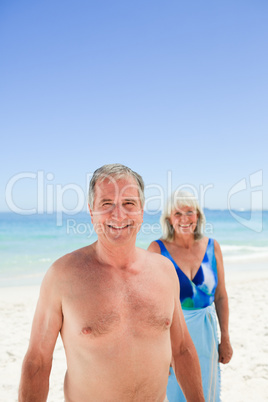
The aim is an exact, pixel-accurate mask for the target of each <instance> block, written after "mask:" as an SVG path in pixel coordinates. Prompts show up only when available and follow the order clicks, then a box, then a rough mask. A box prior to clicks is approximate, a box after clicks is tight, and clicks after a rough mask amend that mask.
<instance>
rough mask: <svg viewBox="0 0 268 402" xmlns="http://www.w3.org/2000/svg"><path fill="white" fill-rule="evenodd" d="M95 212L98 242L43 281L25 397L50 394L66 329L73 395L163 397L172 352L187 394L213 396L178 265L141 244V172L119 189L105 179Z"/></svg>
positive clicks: (85, 400)
mask: <svg viewBox="0 0 268 402" xmlns="http://www.w3.org/2000/svg"><path fill="white" fill-rule="evenodd" d="M115 190H116V191H115ZM90 213H91V218H92V222H93V224H94V226H95V230H96V232H97V233H98V240H97V241H96V242H95V243H94V244H92V245H90V246H87V247H84V248H82V249H79V250H77V251H75V252H73V253H70V254H68V255H66V256H64V257H62V258H60V259H59V260H58V261H56V262H55V263H54V264H53V265H52V267H51V268H50V269H49V270H48V272H47V274H46V275H45V278H44V280H43V283H42V286H41V290H40V297H39V301H38V304H37V308H36V312H35V316H34V320H33V326H32V332H31V338H30V344H29V348H28V351H27V353H26V356H25V359H24V362H23V367H22V374H21V382H20V388H19V402H29V401H31V402H33V401H38V402H42V401H46V399H47V395H48V391H49V376H50V371H51V366H52V356H53V350H54V347H55V343H56V340H57V337H58V334H59V333H60V335H61V337H62V341H63V344H64V348H65V353H66V360H67V372H66V375H65V382H64V396H65V401H66V402H77V401H79V402H89V401H97V402H118V401H124V402H144V401H148V402H163V401H164V399H165V394H166V386H167V380H168V368H169V364H170V361H171V356H172V354H173V356H174V361H175V367H176V369H175V371H176V376H177V379H178V381H179V383H180V384H181V387H182V389H183V392H184V393H185V395H186V397H187V400H188V401H193V402H196V401H204V397H203V391H202V382H201V372H200V366H199V362H198V356H197V354H196V351H195V348H194V345H193V343H192V340H191V338H190V335H189V333H188V330H187V327H186V324H185V321H184V317H183V313H182V310H181V307H180V303H179V286H178V281H177V280H176V272H175V270H174V267H173V265H172V264H171V263H170V262H169V261H168V260H167V259H166V258H164V257H162V256H159V255H157V254H152V253H149V252H148V251H146V250H142V249H139V248H137V247H136V246H135V241H136V235H137V232H138V230H139V228H140V225H141V223H142V217H143V211H142V208H141V203H140V199H139V195H138V190H137V187H136V185H135V186H134V182H133V179H132V178H131V177H129V176H127V177H126V178H121V179H120V180H117V182H116V189H115V185H114V182H113V183H112V182H111V181H109V180H108V179H105V180H104V181H103V182H97V183H96V190H95V200H94V207H93V210H90ZM159 295H161V297H159ZM190 378H192V379H191V380H190Z"/></svg>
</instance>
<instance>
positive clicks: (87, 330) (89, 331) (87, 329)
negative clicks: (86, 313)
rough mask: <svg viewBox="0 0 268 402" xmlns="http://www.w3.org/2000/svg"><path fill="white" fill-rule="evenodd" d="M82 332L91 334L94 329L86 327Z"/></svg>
mask: <svg viewBox="0 0 268 402" xmlns="http://www.w3.org/2000/svg"><path fill="white" fill-rule="evenodd" d="M81 332H82V334H83V335H90V334H91V333H92V329H91V328H90V327H85V328H83V329H82V331H81Z"/></svg>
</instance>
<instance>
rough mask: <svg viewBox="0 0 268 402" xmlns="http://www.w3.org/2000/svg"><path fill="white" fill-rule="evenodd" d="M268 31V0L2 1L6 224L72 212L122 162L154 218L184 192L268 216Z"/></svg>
mask: <svg viewBox="0 0 268 402" xmlns="http://www.w3.org/2000/svg"><path fill="white" fill-rule="evenodd" d="M267 21H268V2H267V1H266V0H256V1H252V0H235V1H234V0H217V1H216V0H203V1H201V0H172V1H171V0H165V1H164V0H162V1H159V0H135V1H133V0H132V1H131V0H94V1H92V0H76V1H70V0H46V1H44V0H43V1H36V0H1V2H0V93H1V95H0V132H1V138H2V146H1V179H0V193H1V199H0V210H8V205H7V203H8V204H9V207H10V206H11V207H12V208H13V209H14V205H15V206H16V207H17V208H18V209H28V210H30V209H34V208H35V207H36V205H37V200H38V197H39V203H40V202H41V203H42V204H43V207H44V208H46V205H48V204H49V208H52V207H51V205H52V204H51V202H52V201H51V200H52V199H53V200H54V207H55V205H56V204H55V203H56V202H58V207H60V206H61V204H62V206H64V208H66V209H67V208H69V209H71V208H75V207H76V206H77V205H78V201H77V200H78V198H79V197H80V198H81V197H82V195H81V192H82V190H83V191H84V190H85V189H86V183H87V181H88V177H89V176H90V173H91V172H93V171H94V170H95V169H96V168H98V167H100V166H101V165H103V164H106V163H113V162H120V163H123V164H126V165H128V166H129V167H131V168H132V169H134V170H136V171H137V172H139V173H140V174H141V175H142V176H143V178H144V181H145V184H146V195H147V199H148V203H147V207H149V208H153V207H154V206H155V205H156V204H157V203H160V202H161V201H162V200H160V198H162V197H163V198H166V197H167V196H168V195H169V193H170V192H171V191H174V190H175V189H177V188H178V187H180V186H184V185H186V186H187V187H188V188H190V189H192V191H194V192H195V193H196V194H197V195H198V196H199V197H200V198H202V200H201V202H202V206H204V207H208V208H220V209H222V208H227V207H228V205H230V206H231V207H232V208H237V209H242V208H260V207H263V208H265V209H268V158H267V149H268V24H267ZM80 190H81V191H80ZM5 191H6V194H5ZM5 195H6V197H5ZM154 197H155V201H153V198H154ZM5 198H6V199H7V201H6V199H5ZM59 199H60V200H59ZM61 199H62V200H64V201H62V200H61ZM40 200H41V201H40ZM228 200H229V204H228ZM84 201H85V200H84ZM157 207H158V205H157Z"/></svg>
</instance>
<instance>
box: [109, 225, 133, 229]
mask: <svg viewBox="0 0 268 402" xmlns="http://www.w3.org/2000/svg"><path fill="white" fill-rule="evenodd" d="M108 226H109V227H110V228H113V229H124V228H126V227H127V226H128V225H123V226H115V225H108Z"/></svg>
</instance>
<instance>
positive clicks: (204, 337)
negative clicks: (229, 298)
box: [156, 239, 220, 402]
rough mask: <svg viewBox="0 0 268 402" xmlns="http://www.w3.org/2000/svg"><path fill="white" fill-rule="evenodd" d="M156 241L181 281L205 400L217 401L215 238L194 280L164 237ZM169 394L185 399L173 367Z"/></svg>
mask: <svg viewBox="0 0 268 402" xmlns="http://www.w3.org/2000/svg"><path fill="white" fill-rule="evenodd" d="M156 242H157V243H158V244H159V246H160V249H161V254H162V255H164V256H165V257H167V258H169V259H170V260H171V261H172V263H173V264H174V266H175V269H176V272H177V275H178V278H179V281H180V301H181V306H182V311H183V314H184V318H185V321H186V324H187V328H188V331H189V333H190V335H191V338H192V340H193V342H194V345H195V348H196V351H197V354H198V357H199V362H200V366H201V373H202V384H203V391H204V395H205V400H206V402H218V401H220V368H219V363H218V335H217V319H216V312H215V307H214V303H213V302H214V296H215V291H216V287H217V284H218V275H217V262H216V258H215V253H214V240H213V239H209V240H208V245H207V249H206V252H205V255H204V258H203V261H202V263H201V265H200V268H199V269H198V271H197V273H196V275H195V277H194V278H193V280H190V279H189V278H188V277H187V276H186V275H185V274H184V272H183V271H182V270H181V269H180V268H179V266H178V265H177V264H176V262H175V261H174V259H173V258H172V256H171V255H170V253H169V251H168V250H167V248H166V246H165V245H164V243H163V242H162V241H161V240H156ZM167 397H168V400H169V402H180V401H185V402H186V399H185V397H184V395H183V392H182V390H181V388H180V386H179V385H178V383H177V380H176V377H175V374H174V372H173V369H171V375H170V376H169V380H168V387H167Z"/></svg>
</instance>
